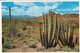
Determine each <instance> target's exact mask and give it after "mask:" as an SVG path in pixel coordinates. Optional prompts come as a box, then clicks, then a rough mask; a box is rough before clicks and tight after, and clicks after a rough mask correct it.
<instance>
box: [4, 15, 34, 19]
mask: <svg viewBox="0 0 80 53" xmlns="http://www.w3.org/2000/svg"><path fill="white" fill-rule="evenodd" d="M11 17H12V18H26V19H27V18H34V17H35V16H29V15H23V16H11ZM2 18H9V16H8V15H5V16H2Z"/></svg>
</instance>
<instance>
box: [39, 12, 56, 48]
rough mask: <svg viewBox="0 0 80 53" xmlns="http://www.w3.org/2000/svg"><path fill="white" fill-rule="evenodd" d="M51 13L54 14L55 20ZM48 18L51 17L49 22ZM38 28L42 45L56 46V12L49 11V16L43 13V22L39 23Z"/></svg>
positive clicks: (46, 46) (47, 46)
mask: <svg viewBox="0 0 80 53" xmlns="http://www.w3.org/2000/svg"><path fill="white" fill-rule="evenodd" d="M53 15H54V16H55V17H54V18H55V20H53ZM49 19H51V20H50V21H51V22H49ZM49 24H50V25H49ZM39 28H40V39H41V43H42V46H44V47H45V48H46V49H47V48H51V47H56V45H57V43H58V33H57V32H58V30H57V29H58V22H57V18H56V14H55V13H52V11H49V16H47V14H46V15H44V14H43V24H42V23H40V24H39Z"/></svg>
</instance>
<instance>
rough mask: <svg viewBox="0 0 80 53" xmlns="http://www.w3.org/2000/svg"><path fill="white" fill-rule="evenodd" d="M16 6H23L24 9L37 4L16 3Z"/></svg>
mask: <svg viewBox="0 0 80 53" xmlns="http://www.w3.org/2000/svg"><path fill="white" fill-rule="evenodd" d="M14 5H18V6H23V7H31V6H34V5H35V4H34V3H32V2H27V3H26V2H14Z"/></svg>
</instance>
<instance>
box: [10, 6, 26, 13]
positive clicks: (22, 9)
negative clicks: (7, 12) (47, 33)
mask: <svg viewBox="0 0 80 53" xmlns="http://www.w3.org/2000/svg"><path fill="white" fill-rule="evenodd" d="M11 10H12V15H23V14H25V10H24V8H23V7H20V8H19V7H17V6H14V7H12V8H11Z"/></svg>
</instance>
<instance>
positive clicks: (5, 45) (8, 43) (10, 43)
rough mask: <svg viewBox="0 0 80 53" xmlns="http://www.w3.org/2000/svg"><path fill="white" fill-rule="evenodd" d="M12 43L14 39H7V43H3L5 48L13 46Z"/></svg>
mask: <svg viewBox="0 0 80 53" xmlns="http://www.w3.org/2000/svg"><path fill="white" fill-rule="evenodd" d="M12 44H13V41H12V40H8V41H5V43H4V44H3V48H6V49H10V48H13V45H12Z"/></svg>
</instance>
